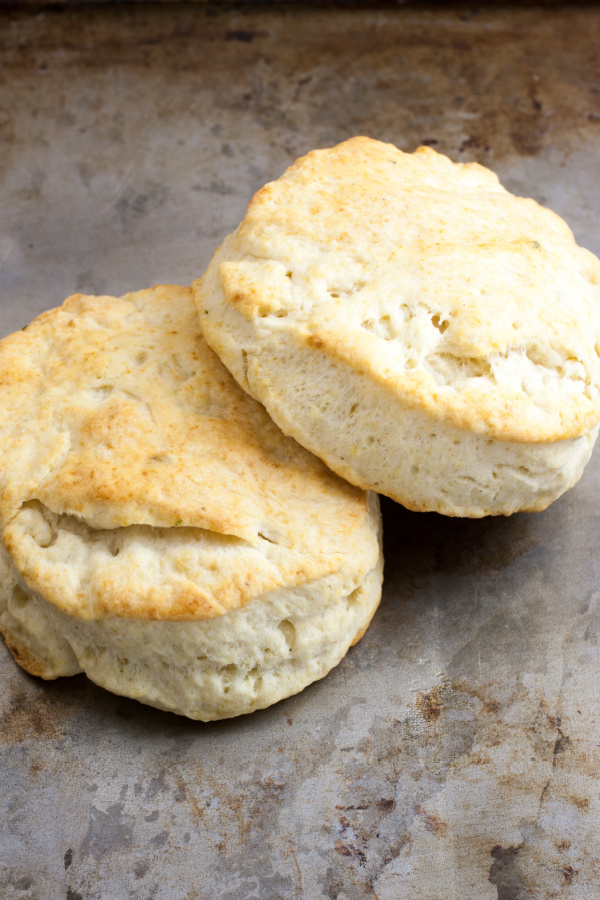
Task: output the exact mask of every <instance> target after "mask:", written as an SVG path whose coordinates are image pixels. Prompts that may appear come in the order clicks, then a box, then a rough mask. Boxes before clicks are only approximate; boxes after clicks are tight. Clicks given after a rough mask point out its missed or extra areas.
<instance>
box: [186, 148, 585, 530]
mask: <svg viewBox="0 0 600 900" xmlns="http://www.w3.org/2000/svg"><path fill="white" fill-rule="evenodd" d="M194 290H195V297H196V301H197V305H198V309H199V312H200V318H201V325H202V330H203V333H204V336H205V337H206V340H207V341H208V343H209V344H210V346H211V347H212V348H213V349H214V350H215V352H216V353H217V354H218V355H219V357H220V358H221V360H222V361H223V362H224V363H225V365H226V366H227V368H228V369H229V370H230V371H231V372H232V373H233V375H234V376H235V378H236V379H237V381H238V382H239V383H240V384H241V386H242V387H243V388H244V389H245V390H246V391H247V392H248V393H249V394H250V395H251V396H253V397H255V398H256V399H257V400H259V401H260V402H261V403H263V404H264V406H265V407H266V409H267V411H268V412H269V414H270V416H271V417H272V418H273V420H274V421H275V422H276V423H277V424H278V425H279V427H280V428H281V429H282V430H283V431H284V432H285V433H286V434H289V435H291V436H293V437H294V438H295V439H296V440H297V441H299V442H300V443H301V444H302V445H303V446H304V447H306V448H307V449H309V450H310V451H312V452H313V453H315V454H316V455H317V456H319V457H320V458H321V459H322V460H324V461H325V462H326V463H327V465H328V466H329V467H330V468H331V469H332V470H333V471H335V472H337V473H338V474H339V475H341V476H342V477H343V478H345V479H347V480H348V481H350V482H352V483H353V484H355V485H358V486H360V487H362V488H364V489H370V490H375V491H378V492H380V493H383V494H387V495H388V496H390V497H392V498H393V499H395V500H397V501H399V502H400V503H402V504H404V505H405V506H407V507H408V508H410V509H413V510H433V511H437V512H440V513H444V514H446V515H455V516H473V517H479V516H484V515H489V514H505V515H508V514H510V513H513V512H516V511H518V510H531V511H533V510H541V509H544V508H545V507H546V506H548V504H550V503H551V502H552V501H553V500H555V499H556V498H557V497H558V496H560V494H561V493H562V492H563V491H565V490H566V489H567V488H569V487H571V486H572V485H573V484H574V483H575V482H576V481H577V480H578V478H579V477H580V475H581V473H582V470H583V467H584V466H585V464H586V462H587V460H588V459H589V457H590V454H591V451H592V448H593V444H594V441H595V439H596V436H597V433H598V421H599V419H600V263H599V261H598V260H597V259H596V257H595V256H593V254H591V253H590V252H589V251H587V250H584V249H582V248H580V247H578V246H577V245H576V244H575V241H574V239H573V235H572V234H571V232H570V230H569V228H568V227H567V225H566V224H565V223H564V222H563V221H562V219H560V218H559V217H558V216H557V215H555V214H554V213H552V212H551V211H549V210H547V209H544V208H543V207H541V206H539V205H538V204H537V203H536V202H535V201H533V200H528V199H523V198H519V197H515V196H513V195H511V194H510V193H508V191H506V190H505V189H504V188H503V187H502V186H501V185H500V183H499V181H498V179H497V177H496V175H494V174H493V173H492V172H490V171H489V170H487V169H485V168H483V167H482V166H480V165H477V164H475V163H471V164H468V165H460V164H455V163H452V162H451V161H450V160H449V159H447V158H446V157H444V156H442V155H441V154H439V153H436V152H435V151H433V150H431V149H430V148H428V147H421V148H420V149H419V150H417V151H416V153H414V154H407V153H402V152H401V151H399V150H397V149H396V148H395V147H393V146H392V145H389V144H383V143H379V142H377V141H373V140H370V139H369V138H363V137H359V138H353V139H352V140H349V141H346V142H345V143H343V144H340V145H339V146H337V147H334V148H333V149H330V150H318V151H314V152H312V153H309V154H308V155H307V156H305V157H303V158H302V159H300V160H298V161H297V162H296V163H295V164H294V165H293V166H291V168H289V169H288V170H287V171H286V172H285V173H284V175H283V176H282V177H281V178H279V179H278V180H277V181H275V182H273V183H271V184H267V185H266V186H265V187H263V188H262V189H261V190H260V191H258V193H257V194H256V195H255V196H254V198H253V199H252V201H251V202H250V204H249V206H248V210H247V213H246V216H245V218H244V220H243V221H242V223H241V225H240V226H239V228H238V229H237V231H236V232H234V233H233V234H232V235H230V236H229V237H228V238H227V239H226V240H225V242H224V243H223V245H222V247H221V248H220V249H219V250H218V251H217V253H216V254H215V256H214V258H213V260H212V262H211V264H210V266H209V268H208V270H207V272H206V273H205V274H204V276H203V277H202V278H201V279H200V280H198V281H197V282H196V283H195V285H194Z"/></svg>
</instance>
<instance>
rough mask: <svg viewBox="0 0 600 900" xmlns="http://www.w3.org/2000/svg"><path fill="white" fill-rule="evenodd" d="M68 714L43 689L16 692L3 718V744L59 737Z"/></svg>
mask: <svg viewBox="0 0 600 900" xmlns="http://www.w3.org/2000/svg"><path fill="white" fill-rule="evenodd" d="M68 716H69V713H68V710H67V709H66V708H65V707H64V706H63V705H62V704H60V703H56V702H53V699H52V698H51V697H49V696H47V694H46V692H45V691H43V690H42V691H36V692H35V694H33V692H28V693H23V694H20V695H17V696H15V697H14V698H13V699H12V700H11V703H10V706H9V708H8V710H7V711H6V713H4V715H3V716H2V718H1V719H0V745H7V744H20V743H23V742H24V741H28V740H35V741H40V740H47V741H54V740H60V739H61V738H62V737H63V735H64V720H65V718H68ZM38 765H39V764H38Z"/></svg>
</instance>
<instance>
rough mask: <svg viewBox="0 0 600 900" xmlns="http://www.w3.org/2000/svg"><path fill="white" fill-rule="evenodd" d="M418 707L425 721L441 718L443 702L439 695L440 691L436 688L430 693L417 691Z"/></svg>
mask: <svg viewBox="0 0 600 900" xmlns="http://www.w3.org/2000/svg"><path fill="white" fill-rule="evenodd" d="M416 707H417V712H418V713H419V715H420V716H422V717H423V718H424V719H425V721H427V722H431V721H433V720H434V719H439V716H440V713H441V711H442V703H441V700H440V697H439V692H438V691H437V690H435V689H434V690H433V691H430V692H429V693H428V694H424V693H423V692H422V691H417V700H416Z"/></svg>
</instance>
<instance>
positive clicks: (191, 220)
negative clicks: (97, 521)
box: [0, 4, 600, 900]
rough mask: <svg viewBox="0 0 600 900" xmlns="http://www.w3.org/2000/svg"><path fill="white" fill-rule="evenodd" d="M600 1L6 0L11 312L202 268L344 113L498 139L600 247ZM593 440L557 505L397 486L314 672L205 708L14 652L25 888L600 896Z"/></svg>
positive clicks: (79, 897)
mask: <svg viewBox="0 0 600 900" xmlns="http://www.w3.org/2000/svg"><path fill="white" fill-rule="evenodd" d="M599 46H600V9H598V8H593V7H588V8H570V9H569V8H565V9H564V10H562V9H552V10H550V9H545V10H539V9H538V10H535V9H532V10H525V9H517V8H513V9H509V10H503V9H500V8H495V9H492V10H488V11H478V12H476V11H473V10H469V9H466V8H465V9H459V8H457V9H452V10H448V9H443V8H439V9H436V10H433V11H430V12H428V11H425V10H420V9H411V8H410V7H408V8H404V9H403V8H398V9H393V8H389V7H386V8H382V9H379V10H378V9H371V10H368V9H364V8H362V9H355V10H352V9H341V8H337V9H326V8H317V7H314V8H310V7H304V6H302V7H298V6H296V7H293V8H287V9H286V8H284V9H279V8H273V7H256V6H254V7H253V8H250V9H243V8H241V9H237V8H236V9H230V8H227V9H222V10H215V9H214V8H209V9H206V8H204V7H201V6H197V7H189V6H187V7H186V6H183V7H179V6H177V5H171V4H169V5H168V7H166V6H165V7H142V6H138V7H136V8H134V9H123V8H120V9H118V10H116V9H112V8H104V9H87V10H85V11H80V10H76V9H68V10H66V11H65V10H63V11H62V12H60V13H59V12H58V11H46V12H43V13H41V14H30V13H29V14H26V13H15V12H12V13H11V12H8V11H4V12H2V13H1V14H0V64H1V67H2V68H1V71H0V75H1V78H2V85H1V88H0V91H1V93H0V124H1V141H2V143H1V146H0V177H1V178H2V224H1V226H0V265H1V268H0V290H1V295H0V296H1V298H2V300H1V304H2V305H1V309H0V315H1V323H0V324H1V327H2V331H3V332H6V331H9V330H12V329H14V328H17V327H20V326H21V325H22V324H24V323H25V322H26V321H28V320H29V319H30V318H31V317H32V316H33V315H34V314H35V313H37V312H39V311H41V310H42V309H45V308H47V307H48V306H50V305H53V304H56V303H58V302H60V301H61V300H62V299H63V298H64V297H65V296H66V295H67V294H69V293H71V292H73V291H88V292H110V293H119V292H123V291H125V290H128V289H135V288H140V287H144V286H147V285H150V284H152V283H155V282H159V281H174V282H184V283H187V282H189V281H190V280H191V279H192V278H193V277H194V276H197V275H198V274H200V273H201V271H202V269H203V267H204V265H205V264H206V263H207V261H208V259H209V257H210V254H211V252H212V250H213V249H214V247H215V246H216V245H217V244H218V242H219V240H220V239H221V238H222V237H223V236H224V235H225V233H226V232H227V231H228V230H229V229H231V228H232V227H233V226H234V225H235V224H236V222H237V221H238V219H239V218H240V216H241V214H242V213H243V210H244V206H245V204H246V202H247V200H248V199H249V197H250V195H251V193H252V191H253V190H254V189H255V188H257V187H258V186H259V185H261V184H262V183H263V182H264V181H265V180H267V179H268V178H271V177H274V176H276V175H278V174H279V173H280V172H281V171H282V169H283V168H284V166H285V165H286V164H287V163H289V162H290V161H291V160H293V159H294V158H295V157H296V156H297V155H298V154H300V153H301V152H303V151H305V150H307V149H309V148H310V147H313V146H319V145H321V146H324V145H329V144H332V143H334V142H337V141H339V140H341V139H343V138H345V137H347V136H349V135H351V134H354V133H365V134H370V135H372V136H374V137H378V138H383V139H386V140H390V141H393V142H394V143H396V144H398V145H399V146H401V147H403V148H405V149H413V148H414V147H415V146H416V145H417V144H419V143H420V142H423V141H427V142H429V143H431V144H433V145H434V146H435V147H436V148H438V149H440V150H442V151H445V152H447V153H449V155H450V156H452V157H453V158H454V159H465V160H467V159H478V160H480V161H482V162H484V163H486V164H488V165H490V166H492V167H493V168H494V169H495V170H496V171H497V172H498V173H499V174H500V175H501V177H502V178H503V180H504V183H505V184H506V185H507V186H508V187H509V188H511V189H513V190H516V191H517V192H519V193H524V194H528V195H532V196H534V197H536V198H537V199H539V200H541V201H542V202H545V203H547V204H548V205H550V206H552V207H553V208H554V209H556V210H557V211H558V212H559V213H561V214H562V215H564V216H565V217H566V218H567V220H568V221H569V222H570V224H571V225H572V227H573V228H574V230H575V233H576V235H577V237H578V239H579V240H580V242H581V243H583V244H584V245H586V246H588V247H590V248H591V249H593V250H595V251H596V252H600V214H599V212H598V210H599V209H600V177H599V175H600V169H599V167H598V150H599V147H600V144H599V141H600V55H599V54H598V47H599ZM599 499H600V456H599V454H598V452H597V453H596V455H595V457H594V458H593V460H592V463H591V464H590V466H589V468H588V470H587V471H586V474H585V476H584V478H583V480H582V482H581V483H580V484H579V486H577V487H576V488H575V489H574V490H572V491H571V492H570V493H569V494H567V495H566V496H565V497H564V498H563V499H561V500H560V501H558V502H557V503H556V504H555V505H554V506H553V507H551V508H550V509H549V510H548V511H547V512H545V513H542V514H538V515H530V516H527V515H519V516H515V517H513V518H511V519H497V520H495V519H494V520H483V521H477V522H470V521H456V520H446V519H443V518H441V517H437V516H434V515H418V514H412V513H408V512H405V511H404V510H402V509H401V508H400V507H398V506H395V505H394V504H392V503H391V502H386V503H385V504H384V514H385V526H386V552H387V569H386V582H385V594H384V601H383V605H382V608H381V610H380V612H379V614H378V615H377V616H376V618H375V621H374V623H373V625H372V627H371V629H370V630H369V632H368V633H367V635H366V637H365V638H364V639H363V641H362V642H361V643H360V644H359V645H358V646H357V647H356V648H354V649H353V650H352V651H351V652H350V654H349V655H348V657H347V658H346V660H345V661H344V662H343V663H342V664H341V665H340V666H339V667H338V669H337V670H335V671H334V672H333V673H331V675H330V676H329V677H328V678H327V679H325V680H324V681H323V682H321V683H319V684H316V685H314V686H313V687H311V688H309V689H308V690H306V691H305V692H304V693H303V694H301V695H299V696H298V697H295V698H292V699H290V700H288V701H286V702H283V703H281V704H279V705H277V706H276V707H274V708H272V709H270V710H266V711H264V712H261V713H256V714H254V715H252V716H250V717H246V718H243V719H240V720H233V721H229V722H225V723H221V724H213V725H202V724H195V723H191V722H187V721H186V720H181V719H178V718H177V717H175V716H171V715H168V714H162V713H159V712H156V711H153V710H150V709H146V708H144V707H142V706H139V705H137V704H135V703H134V702H132V701H127V700H124V699H121V698H116V697H113V696H111V695H109V694H107V693H105V692H103V691H101V690H100V689H98V688H96V687H95V686H94V685H92V684H91V683H90V682H88V681H86V680H85V679H84V678H83V677H78V678H74V679H65V680H62V681H60V682H57V683H53V684H46V683H43V682H39V681H36V680H34V679H32V678H29V677H28V676H26V675H25V674H23V673H22V672H21V671H20V670H19V669H17V667H16V666H15V665H14V663H13V662H12V659H11V658H10V656H9V654H8V652H7V651H6V650H5V648H4V647H2V648H0V669H1V678H2V686H3V689H2V697H1V699H0V710H1V715H2V726H1V730H0V743H1V752H2V766H1V769H0V782H1V792H0V846H1V851H2V862H1V864H0V896H1V897H2V898H6V900H17V898H18V900H25V898H30V900H54V898H57V900H58V898H66V900H97V898H102V900H104V898H108V900H122V898H134V900H147V898H173V900H193V898H196V900H200V898H201V900H205V898H206V900H216V898H223V900H247V898H260V900H278V898H286V900H287V898H303V900H317V898H321V897H322V898H329V900H334V898H337V900H362V898H379V900H400V898H407V900H421V898H422V900H488V898H490V900H491V898H496V897H498V898H499V900H542V898H544V900H546V898H552V897H560V898H563V897H564V898H577V900H588V898H590V900H597V898H598V897H600V839H599V827H598V826H599V812H600V801H599V771H600V769H599V758H598V751H599V746H600V723H599V717H600V666H599V653H598V639H599V633H600V610H599V598H600V562H599V560H598V552H597V547H598V539H599V536H600V527H599V526H600V512H599V509H598V506H599V504H598V501H599Z"/></svg>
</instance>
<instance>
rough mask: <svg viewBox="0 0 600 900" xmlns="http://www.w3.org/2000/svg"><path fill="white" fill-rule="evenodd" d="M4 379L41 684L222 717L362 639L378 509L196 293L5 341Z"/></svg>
mask: <svg viewBox="0 0 600 900" xmlns="http://www.w3.org/2000/svg"><path fill="white" fill-rule="evenodd" d="M0 383H1V390H0V409H1V411H2V415H1V416H0V432H1V440H0V529H1V534H2V549H1V551H0V572H1V578H0V630H1V631H2V633H3V634H4V637H5V639H6V642H7V644H8V646H9V647H10V649H11V651H12V652H13V655H14V656H15V659H16V660H17V662H19V664H20V665H21V666H22V667H23V668H24V669H26V670H27V671H28V672H30V673H32V674H34V675H40V676H41V677H42V678H56V677H58V676H61V675H73V674H75V673H77V672H81V671H84V672H86V674H87V675H88V676H89V677H90V678H91V679H92V680H93V681H95V682H96V683H97V684H99V685H102V686H103V687H106V688H108V689H109V690H111V691H114V692H115V693H118V694H123V695H126V696H128V697H134V698H136V699H138V700H141V701H142V702H144V703H148V704H150V705H152V706H156V707H159V708H161V709H168V710H172V711H174V712H178V713H182V714H184V715H186V716H189V717H191V718H194V719H203V720H211V719H220V718H225V717H228V716H234V715H237V714H239V713H245V712H250V711H252V710H254V709H258V708H262V707H265V706H268V705H269V704H271V703H274V702H276V701H277V700H280V699H281V698H283V697H286V696H289V695H290V694H293V693H296V692H297V691H301V690H302V689H303V688H304V687H306V685H308V684H309V683H311V682H312V681H314V680H315V679H317V678H321V677H322V676H323V675H325V674H326V673H327V672H328V671H329V669H331V668H332V667H333V666H335V665H336V664H337V663H338V662H339V661H340V659H341V658H342V657H343V656H344V654H345V653H346V651H347V650H348V648H349V646H350V645H351V644H352V643H353V642H355V641H356V640H358V639H359V638H360V637H361V635H362V634H363V632H364V631H365V629H366V628H367V626H368V624H369V622H370V619H371V617H372V615H373V613H374V612H375V609H376V608H377V605H378V603H379V599H380V594H381V578H382V555H381V549H380V517H379V506H378V500H377V497H376V496H375V495H374V494H368V493H365V492H363V491H361V490H359V489H357V488H355V487H352V486H351V485H349V484H347V483H346V482H344V481H342V480H341V479H340V478H339V477H338V476H336V475H334V474H333V473H332V472H330V471H329V470H328V469H327V468H326V467H325V466H324V465H323V464H322V462H321V461H320V460H318V459H317V458H316V457H314V456H312V455H311V454H310V453H307V452H306V450H304V449H303V448H302V447H300V446H299V445H298V444H297V443H296V442H295V441H294V440H292V439H291V438H288V437H286V436H285V435H283V434H282V433H281V431H280V430H279V429H278V428H277V427H276V426H275V425H274V424H273V423H272V421H271V420H270V419H269V417H268V416H267V414H266V413H265V411H264V409H263V408H262V407H261V406H260V405H259V404H258V403H257V402H256V401H254V400H252V399H251V398H250V397H248V396H247V395H246V394H245V393H244V392H243V391H242V390H241V389H240V388H239V387H238V385H237V384H236V383H235V381H234V380H233V378H232V377H231V376H230V374H229V373H228V372H227V370H226V369H225V368H224V367H223V366H222V365H221V363H220V362H219V360H218V359H217V357H216V356H215V354H214V353H213V352H212V350H210V349H209V348H208V346H207V344H206V343H205V341H204V340H203V339H202V337H201V335H200V332H199V326H198V317H197V315H196V310H195V307H194V304H193V300H192V294H191V290H190V289H189V288H182V287H169V286H166V287H165V286H163V287H156V288H154V289H152V290H147V291H140V292H138V293H132V294H128V295H126V296H124V297H121V298H119V299H117V298H114V297H86V296H81V295H76V296H74V297H70V298H69V299H67V300H66V301H65V303H64V304H63V305H62V306H61V307H60V308H58V309H54V310H51V311H49V312H46V313H44V314H43V315H41V316H40V317H38V318H37V319H36V320H35V321H34V322H33V323H32V324H31V325H29V326H28V327H27V328H26V329H25V330H24V331H22V332H18V333H17V334H13V335H10V336H9V337H7V338H5V339H4V340H3V341H1V342H0Z"/></svg>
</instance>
